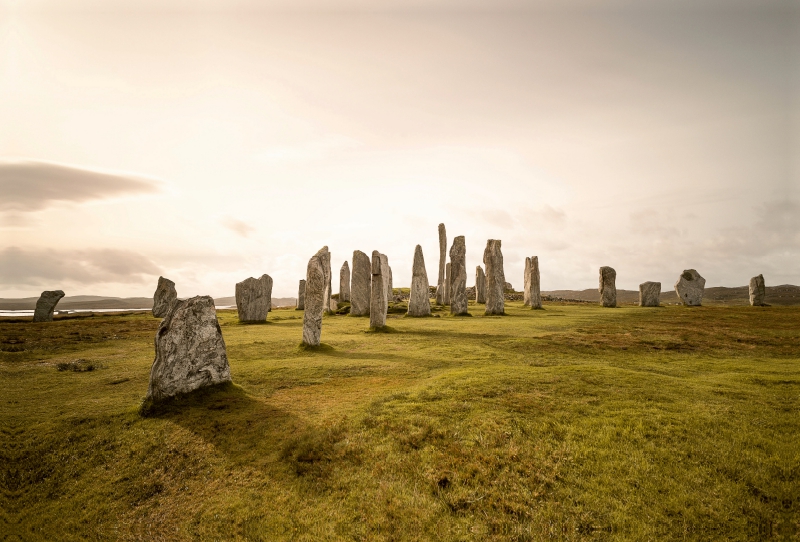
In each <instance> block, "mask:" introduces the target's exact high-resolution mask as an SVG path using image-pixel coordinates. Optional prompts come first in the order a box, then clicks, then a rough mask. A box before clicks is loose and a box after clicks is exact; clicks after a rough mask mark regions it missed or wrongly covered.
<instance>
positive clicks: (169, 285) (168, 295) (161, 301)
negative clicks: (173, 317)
mask: <svg viewBox="0 0 800 542" xmlns="http://www.w3.org/2000/svg"><path fill="white" fill-rule="evenodd" d="M177 299H178V292H177V291H176V290H175V283H174V282H172V281H171V280H169V279H165V278H164V277H158V286H156V291H155V293H154V294H153V316H155V317H156V318H164V317H165V316H166V315H167V313H168V312H169V308H170V306H171V305H172V303H173V302H174V301H176V300H177Z"/></svg>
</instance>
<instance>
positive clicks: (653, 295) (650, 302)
mask: <svg viewBox="0 0 800 542" xmlns="http://www.w3.org/2000/svg"><path fill="white" fill-rule="evenodd" d="M660 301H661V283H660V282H643V283H641V284H640V285H639V306H640V307H658V305H659V303H660Z"/></svg>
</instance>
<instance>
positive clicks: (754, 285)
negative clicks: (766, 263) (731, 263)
mask: <svg viewBox="0 0 800 542" xmlns="http://www.w3.org/2000/svg"><path fill="white" fill-rule="evenodd" d="M749 290H750V305H752V306H753V307H763V306H766V303H764V297H765V296H766V294H767V288H766V286H765V285H764V275H758V276H757V277H753V278H751V279H750V288H749Z"/></svg>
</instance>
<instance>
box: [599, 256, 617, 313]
mask: <svg viewBox="0 0 800 542" xmlns="http://www.w3.org/2000/svg"><path fill="white" fill-rule="evenodd" d="M616 282H617V272H616V271H614V268H612V267H608V266H603V267H601V268H600V287H599V288H598V291H599V292H600V297H601V298H602V304H603V306H604V307H616V306H617V285H616Z"/></svg>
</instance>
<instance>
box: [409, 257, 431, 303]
mask: <svg viewBox="0 0 800 542" xmlns="http://www.w3.org/2000/svg"><path fill="white" fill-rule="evenodd" d="M430 295H431V294H430V286H429V284H428V273H427V271H425V258H424V257H423V256H422V247H421V246H419V245H417V248H415V249H414V265H413V267H412V268H411V294H410V295H409V298H408V315H409V316H430V314H431V298H430Z"/></svg>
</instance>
